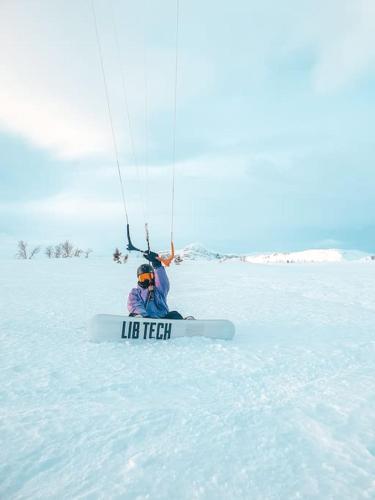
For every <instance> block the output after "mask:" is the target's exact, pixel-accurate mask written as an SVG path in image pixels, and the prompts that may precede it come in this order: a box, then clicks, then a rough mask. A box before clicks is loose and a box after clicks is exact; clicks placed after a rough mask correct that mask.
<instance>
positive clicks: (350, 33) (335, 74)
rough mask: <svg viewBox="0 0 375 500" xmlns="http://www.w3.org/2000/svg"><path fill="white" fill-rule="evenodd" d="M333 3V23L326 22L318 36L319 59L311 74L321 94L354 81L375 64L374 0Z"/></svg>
mask: <svg viewBox="0 0 375 500" xmlns="http://www.w3.org/2000/svg"><path fill="white" fill-rule="evenodd" d="M334 4H335V7H336V8H335V9H334V10H333V11H331V12H330V14H331V25H329V26H325V27H324V24H323V27H324V28H323V29H322V30H321V31H318V32H317V39H316V50H317V61H316V63H315V66H314V68H313V72H312V77H313V82H314V86H315V89H316V90H317V91H318V92H322V93H325V92H333V91H335V90H336V89H338V88H340V87H342V86H345V85H347V84H350V83H352V82H353V81H354V80H355V79H357V78H359V77H361V76H362V75H363V74H364V73H365V72H366V71H368V70H369V69H371V68H372V67H373V66H374V63H375V3H374V2H373V0H357V1H355V2H351V1H350V2H349V1H344V2H342V1H340V2H339V3H338V4H337V3H336V2H334ZM326 9H327V7H326V8H325V10H326Z"/></svg>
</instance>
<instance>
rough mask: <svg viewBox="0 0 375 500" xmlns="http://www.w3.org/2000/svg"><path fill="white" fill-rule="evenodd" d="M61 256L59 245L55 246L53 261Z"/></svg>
mask: <svg viewBox="0 0 375 500" xmlns="http://www.w3.org/2000/svg"><path fill="white" fill-rule="evenodd" d="M61 255H62V248H61V245H55V250H54V256H55V259H59V258H60V257H61Z"/></svg>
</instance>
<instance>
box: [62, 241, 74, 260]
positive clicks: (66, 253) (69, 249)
mask: <svg viewBox="0 0 375 500" xmlns="http://www.w3.org/2000/svg"><path fill="white" fill-rule="evenodd" d="M73 249H74V246H73V244H72V243H71V242H70V241H69V240H66V241H64V243H61V257H62V258H63V259H67V258H68V257H73Z"/></svg>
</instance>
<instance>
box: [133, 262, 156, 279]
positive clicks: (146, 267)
mask: <svg viewBox="0 0 375 500" xmlns="http://www.w3.org/2000/svg"><path fill="white" fill-rule="evenodd" d="M153 272H154V269H153V267H152V266H150V264H142V265H140V266H139V267H138V269H137V276H139V275H140V274H143V273H153Z"/></svg>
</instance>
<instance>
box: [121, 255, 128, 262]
mask: <svg viewBox="0 0 375 500" xmlns="http://www.w3.org/2000/svg"><path fill="white" fill-rule="evenodd" d="M128 258H129V254H126V255H124V256H123V258H122V262H123V263H124V264H126V263H127V262H128Z"/></svg>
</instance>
